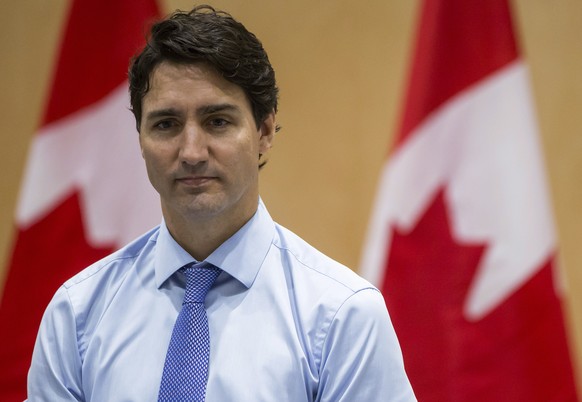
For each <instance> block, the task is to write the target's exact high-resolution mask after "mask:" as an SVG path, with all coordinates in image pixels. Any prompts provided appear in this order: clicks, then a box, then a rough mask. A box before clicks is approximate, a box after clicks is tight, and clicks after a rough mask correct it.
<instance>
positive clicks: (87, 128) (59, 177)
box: [0, 0, 161, 401]
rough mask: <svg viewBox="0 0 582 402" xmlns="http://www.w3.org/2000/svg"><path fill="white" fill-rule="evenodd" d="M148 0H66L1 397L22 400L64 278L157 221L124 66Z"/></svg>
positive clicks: (6, 319)
mask: <svg viewBox="0 0 582 402" xmlns="http://www.w3.org/2000/svg"><path fill="white" fill-rule="evenodd" d="M158 14H159V12H158V7H157V4H156V3H155V1H154V0H147V1H145V0H99V1H94V0H74V1H72V2H71V4H70V9H69V15H68V23H67V25H66V29H65V30H64V35H63V38H62V41H61V47H60V52H59V57H58V62H57V64H56V69H55V72H54V76H53V82H52V88H51V92H50V94H49V96H48V102H47V104H46V108H45V113H44V117H43V121H42V124H41V127H40V129H39V130H38V132H37V133H36V135H35V137H34V139H33V141H32V144H31V147H30V151H29V155H28V162H27V165H26V167H25V174H24V178H23V183H22V188H21V194H20V199H19V202H18V207H17V212H16V226H17V228H16V229H17V230H16V234H15V241H14V247H13V252H12V256H11V260H10V263H9V266H8V273H7V279H6V282H5V284H4V291H3V295H2V301H1V304H0V339H1V342H0V400H2V401H22V400H23V399H24V397H25V396H26V375H27V372H28V367H29V365H30V358H31V356H32V349H33V345H34V340H35V337H36V332H37V330H38V325H39V323H40V319H41V317H42V313H43V311H44V309H45V307H46V305H47V304H48V302H49V300H50V299H51V297H52V295H53V294H54V292H55V291H56V290H57V288H58V287H59V286H60V285H61V284H62V283H63V282H64V281H65V280H66V279H67V278H69V277H70V276H72V275H73V274H75V273H76V272H78V271H79V270H81V269H82V268H84V267H85V266H87V265H89V264H90V263H92V262H94V261H95V260H97V259H98V258H100V257H102V256H104V255H106V254H108V253H110V252H111V251H112V250H113V249H116V248H118V247H120V246H122V245H124V244H125V243H127V242H128V241H130V240H131V239H132V238H134V237H135V236H137V235H139V234H141V233H143V232H144V231H146V230H147V229H149V228H151V227H153V226H154V225H156V224H158V223H159V222H160V219H161V213H160V208H159V201H158V197H157V195H156V194H155V192H154V190H153V189H152V188H151V186H150V184H149V183H148V180H147V176H146V173H145V168H144V166H143V161H142V159H141V156H140V150H139V143H138V134H137V132H136V129H135V121H134V119H133V116H132V114H131V112H130V111H129V95H128V86H127V69H128V63H129V59H130V58H131V56H132V55H133V54H134V53H135V52H136V51H137V50H138V49H139V48H140V47H141V46H143V43H144V38H145V33H146V28H147V24H148V23H151V22H152V21H153V19H154V18H155V17H156V16H157V15H158Z"/></svg>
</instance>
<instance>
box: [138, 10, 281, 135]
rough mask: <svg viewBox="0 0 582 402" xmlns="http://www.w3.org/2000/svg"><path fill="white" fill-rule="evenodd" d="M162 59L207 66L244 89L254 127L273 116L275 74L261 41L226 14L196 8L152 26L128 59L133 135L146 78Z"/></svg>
mask: <svg viewBox="0 0 582 402" xmlns="http://www.w3.org/2000/svg"><path fill="white" fill-rule="evenodd" d="M163 61H169V62H173V63H181V64H191V63H199V62H202V63H206V64H208V65H210V66H212V67H213V68H214V69H216V71H218V72H219V74H221V75H222V76H223V77H224V78H225V79H226V80H228V81H230V82H232V83H234V84H236V85H238V86H239V87H241V88H242V89H243V91H244V92H245V94H246V96H247V97H248V99H249V101H250V104H251V108H252V112H253V117H254V120H255V123H256V125H257V128H259V127H260V125H261V123H262V122H263V121H264V120H265V118H266V117H267V115H268V114H269V113H271V112H275V113H276V112H277V98H278V93H279V89H278V88H277V83H276V81H275V71H274V70H273V67H272V66H271V63H270V62H269V58H268V57H267V53H266V52H265V50H264V49H263V45H262V44H261V42H260V41H259V40H258V39H257V37H256V36H255V35H254V34H253V33H251V32H249V31H248V30H247V29H246V28H245V27H244V25H242V24H241V23H240V22H238V21H236V20H235V19H234V18H233V17H232V16H231V15H230V14H228V13H226V12H224V11H217V10H215V9H214V8H213V7H211V6H208V5H201V6H197V7H194V8H193V9H192V11H190V12H184V11H176V12H175V13H173V14H171V15H170V16H169V17H167V18H166V19H164V20H161V21H159V22H157V23H155V24H154V25H153V26H152V28H151V30H150V34H149V36H148V40H147V44H146V46H145V47H144V49H143V50H142V51H141V52H140V53H138V54H137V55H136V56H134V57H133V58H132V60H131V63H130V66H129V74H128V75H129V93H130V101H131V111H132V112H133V115H134V116H135V120H136V125H137V130H138V131H139V130H140V123H141V117H142V100H143V98H144V96H145V94H146V93H147V92H148V90H149V87H150V78H151V74H152V72H153V70H154V69H155V68H156V66H158V65H159V64H160V63H161V62H163ZM277 130H278V127H277Z"/></svg>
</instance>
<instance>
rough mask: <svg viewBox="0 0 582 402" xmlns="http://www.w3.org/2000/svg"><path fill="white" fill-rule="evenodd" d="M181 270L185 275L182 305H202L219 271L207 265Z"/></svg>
mask: <svg viewBox="0 0 582 402" xmlns="http://www.w3.org/2000/svg"><path fill="white" fill-rule="evenodd" d="M182 269H183V270H184V273H185V274H186V293H185V295H184V303H204V299H206V293H208V290H210V288H211V287H212V284H213V283H214V281H215V280H216V278H217V277H218V275H219V274H220V271H221V270H220V269H219V268H216V267H215V266H212V265H210V264H208V263H198V264H193V265H187V266H185V267H184V268H182Z"/></svg>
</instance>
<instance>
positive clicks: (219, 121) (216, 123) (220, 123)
mask: <svg viewBox="0 0 582 402" xmlns="http://www.w3.org/2000/svg"><path fill="white" fill-rule="evenodd" d="M209 123H210V126H212V127H214V128H222V127H226V126H227V125H229V124H230V123H229V121H228V120H226V119H223V118H221V117H215V118H213V119H210V121H209Z"/></svg>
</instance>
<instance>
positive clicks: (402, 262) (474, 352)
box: [382, 191, 577, 402]
mask: <svg viewBox="0 0 582 402" xmlns="http://www.w3.org/2000/svg"><path fill="white" fill-rule="evenodd" d="M485 248H486V245H484V244H481V245H479V244H466V243H465V244H462V243H460V242H459V241H458V240H456V239H454V238H453V236H452V234H451V231H450V225H449V218H448V214H447V208H446V204H445V197H444V191H439V192H438V193H437V195H436V196H435V199H434V201H433V203H432V204H431V205H430V206H429V207H428V208H427V210H426V211H425V213H424V215H423V216H422V217H421V218H420V220H419V221H418V223H417V225H416V227H414V228H413V229H412V230H411V231H410V232H408V233H405V232H403V231H401V230H398V229H394V230H393V236H392V243H391V245H390V254H389V257H388V260H387V267H386V277H385V278H384V282H383V287H382V291H383V293H384V295H385V299H386V304H387V306H388V309H389V311H390V315H391V317H392V321H393V323H394V327H395V329H396V332H397V334H398V337H399V340H400V343H401V347H402V352H403V355H404V362H405V365H406V370H407V372H408V375H409V378H410V381H411V383H412V386H413V388H414V390H415V393H416V395H417V397H418V400H419V401H422V402H479V401H483V402H486V401H487V402H489V401H495V402H502V401H520V402H521V401H527V402H533V401H540V402H542V401H543V402H548V401H577V396H576V389H575V384H574V377H573V373H572V367H571V362H570V357H569V356H570V355H569V351H568V345H567V340H566V332H565V328H564V322H563V317H562V311H561V303H560V299H559V298H558V297H557V296H556V293H555V291H554V285H553V278H552V271H553V269H552V261H551V260H550V261H548V262H547V263H546V264H545V265H544V266H543V267H540V269H539V270H538V271H537V273H536V274H535V275H534V276H533V277H532V278H530V279H529V280H528V281H527V282H526V283H525V284H524V285H522V287H521V288H520V289H518V290H517V291H516V292H515V293H513V294H512V295H511V296H510V297H508V298H507V299H506V300H504V301H503V303H501V304H500V305H499V306H497V307H496V308H495V309H494V310H493V311H491V312H490V313H488V314H487V315H486V316H485V317H483V318H481V319H479V320H477V321H469V320H468V319H466V317H465V316H464V314H463V306H464V304H465V300H466V298H467V291H468V289H469V286H470V284H471V282H472V280H473V277H474V275H475V271H476V269H477V266H478V264H479V261H480V259H481V256H482V255H483V252H484V250H485Z"/></svg>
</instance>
